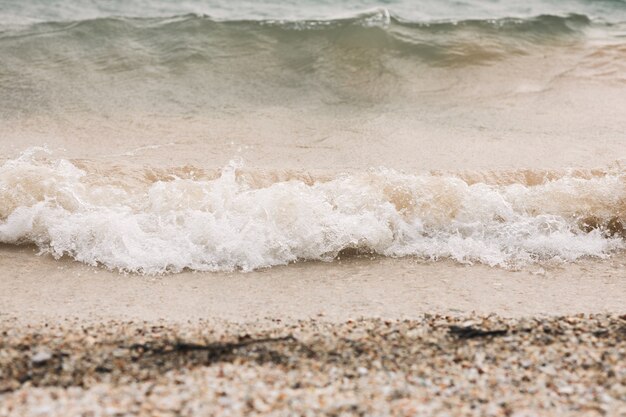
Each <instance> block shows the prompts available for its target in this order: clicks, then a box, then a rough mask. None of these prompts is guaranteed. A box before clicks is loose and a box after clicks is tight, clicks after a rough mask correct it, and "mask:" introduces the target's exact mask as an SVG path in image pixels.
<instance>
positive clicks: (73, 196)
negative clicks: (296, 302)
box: [0, 149, 626, 274]
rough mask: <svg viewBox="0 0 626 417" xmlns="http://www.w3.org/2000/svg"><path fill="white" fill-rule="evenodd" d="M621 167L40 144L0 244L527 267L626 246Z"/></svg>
mask: <svg viewBox="0 0 626 417" xmlns="http://www.w3.org/2000/svg"><path fill="white" fill-rule="evenodd" d="M625 174H626V170H624V169H623V167H620V166H619V165H618V166H616V167H613V168H611V169H606V170H596V171H584V172H582V171H571V172H567V171H563V172H548V171H546V172H539V171H538V172H535V173H531V172H528V171H523V172H519V173H517V174H516V173H503V174H502V177H501V178H499V177H498V175H497V174H496V173H489V174H486V175H484V176H481V175H479V174H477V173H473V174H445V173H423V174H419V175H417V174H405V173H400V172H397V171H394V170H390V169H384V168H378V169H372V170H369V171H366V172H361V173H353V174H332V175H328V176H325V177H321V176H320V177H314V176H310V175H308V174H306V173H287V172H273V173H272V172H261V171H259V172H255V171H246V170H245V169H243V168H242V166H241V164H240V163H238V162H232V163H231V164H229V165H228V166H227V167H225V168H224V169H222V170H221V171H219V172H217V173H215V172H209V171H203V170H202V169H197V168H192V167H185V168H180V169H172V170H165V169H162V170H154V169H142V170H135V171H132V170H130V171H129V170H126V171H125V170H123V169H117V170H116V169H114V167H109V169H108V170H106V169H101V167H100V168H95V167H94V166H92V165H90V163H89V162H88V161H70V160H65V159H52V158H50V157H47V156H45V155H44V156H42V154H41V152H40V151H38V150H36V149H31V150H29V151H27V152H25V153H24V154H22V155H21V156H20V157H19V158H16V159H11V160H7V161H6V162H4V163H3V164H2V165H1V166H0V242H1V243H5V244H35V245H37V247H39V249H40V251H41V253H47V254H51V255H52V256H54V257H55V258H60V257H63V256H68V257H71V258H73V259H75V260H77V261H80V262H84V263H86V264H89V265H101V266H104V267H106V268H109V269H115V270H119V271H128V272H138V273H146V274H158V273H167V272H179V271H182V270H184V269H191V270H198V271H231V270H244V271H250V270H254V269H257V268H264V267H270V266H274V265H284V264H288V263H291V262H296V261H303V260H321V261H332V260H333V259H335V258H336V257H337V256H338V255H340V254H341V253H344V252H346V251H351V252H356V253H367V254H376V255H382V256H390V257H404V256H411V257H415V258H418V259H421V260H424V261H434V260H439V259H452V260H455V261H457V262H461V263H474V262H479V263H484V264H487V265H491V266H500V267H504V268H520V267H524V266H525V265H529V264H535V263H546V262H547V263H551V262H557V263H559V262H571V261H576V260H578V259H581V258H584V257H598V258H605V257H608V256H610V254H611V253H613V252H616V251H619V250H623V249H624V248H625V246H626V245H625V242H624V238H625V236H626V232H625V230H624V221H626V175H625Z"/></svg>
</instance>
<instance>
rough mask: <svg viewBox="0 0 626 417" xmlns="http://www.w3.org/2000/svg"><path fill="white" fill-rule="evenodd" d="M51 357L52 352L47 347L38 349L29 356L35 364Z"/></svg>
mask: <svg viewBox="0 0 626 417" xmlns="http://www.w3.org/2000/svg"><path fill="white" fill-rule="evenodd" d="M50 359H52V352H50V351H49V350H48V349H45V348H43V349H39V350H38V351H37V352H36V353H35V354H34V355H33V356H31V358H30V360H31V361H32V362H33V363H34V364H35V365H39V364H43V363H45V362H47V361H49V360H50Z"/></svg>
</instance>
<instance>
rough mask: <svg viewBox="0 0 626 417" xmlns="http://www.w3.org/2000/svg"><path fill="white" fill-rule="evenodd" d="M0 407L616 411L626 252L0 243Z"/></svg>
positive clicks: (625, 329) (623, 402) (165, 412)
mask: <svg viewBox="0 0 626 417" xmlns="http://www.w3.org/2000/svg"><path fill="white" fill-rule="evenodd" d="M1 251H2V259H3V260H5V262H3V263H2V265H0V276H2V280H0V294H1V295H0V306H2V309H1V311H0V314H1V316H0V333H1V334H2V335H3V336H2V342H1V344H0V353H1V354H0V369H2V371H1V372H0V415H2V416H41V415H46V416H66V415H120V416H121V415H137V416H152V415H160V416H170V415H171V416H174V415H179V416H197V415H232V416H238V415H293V414H294V413H295V414H298V415H320V414H323V415H398V416H414V415H424V416H426V415H433V416H434V415H436V416H439V415H440V416H478V415H481V416H487V415H488V416H519V417H521V416H553V415H559V416H622V415H624V413H626V391H625V389H624V387H626V366H624V364H626V351H625V350H624V346H625V343H624V342H626V316H623V315H622V316H619V314H623V313H624V310H623V305H624V304H623V301H624V299H626V288H625V286H624V268H623V262H624V259H623V258H622V257H619V256H618V257H614V258H613V259H611V260H609V261H606V260H605V261H587V262H581V263H578V264H574V265H572V264H569V265H564V266H561V267H553V268H544V267H536V268H534V269H531V270H524V271H507V270H504V269H501V268H489V267H486V266H480V265H474V266H463V265H458V264H455V263H452V262H440V263H436V264H433V263H423V262H418V261H416V260H409V259H385V258H380V259H373V260H372V259H369V258H368V259H359V258H358V257H356V258H349V259H345V260H341V261H336V262H333V263H321V262H317V263H308V264H304V265H301V264H296V265H290V266H286V267H277V268H271V269H267V270H264V271H256V272H250V273H241V272H238V273H221V274H220V273H197V272H196V273H194V272H183V273H180V274H176V275H165V276H153V277H148V276H138V275H128V274H119V273H117V272H110V271H106V270H103V269H101V268H95V267H89V266H85V265H81V264H78V263H76V262H74V261H71V260H68V259H66V260H60V261H57V260H54V259H52V258H51V257H49V256H37V255H36V252H35V249H33V248H29V247H23V248H19V247H18V248H16V247H6V246H5V247H2V248H1Z"/></svg>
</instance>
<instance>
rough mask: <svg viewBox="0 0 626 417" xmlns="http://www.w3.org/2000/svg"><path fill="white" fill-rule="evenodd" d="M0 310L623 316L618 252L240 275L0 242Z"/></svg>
mask: <svg viewBox="0 0 626 417" xmlns="http://www.w3.org/2000/svg"><path fill="white" fill-rule="evenodd" d="M0 258H1V259H2V262H1V263H0V276H1V277H2V279H0V306H1V307H0V314H2V318H3V319H7V318H9V317H17V318H18V320H20V321H23V322H33V323H37V322H41V321H42V320H52V319H54V320H56V319H64V318H78V319H80V320H85V321H102V320H110V319H117V320H149V321H154V320H167V321H170V322H184V321H187V320H196V319H203V318H211V319H224V320H229V321H235V322H247V321H254V320H259V319H264V318H281V319H294V320H297V319H306V318H310V317H318V316H322V317H324V318H325V319H326V320H331V321H344V320H347V319H355V318H359V317H381V318H416V317H421V315H422V314H424V313H441V314H452V315H459V314H467V313H471V312H477V313H482V314H490V313H496V314H499V315H502V316H505V317H520V316H538V315H562V314H577V313H623V312H624V300H626V269H625V268H624V264H625V263H626V258H624V256H623V255H615V256H614V257H613V258H612V259H609V260H604V261H593V260H589V261H583V262H578V263H575V264H568V265H563V266H556V267H546V266H544V267H540V266H535V267H530V268H527V269H526V270H524V271H509V270H504V269H502V268H490V267H487V266H484V265H472V266H465V265H459V264H456V263H453V262H448V261H444V262H437V263H423V262H419V261H417V260H414V259H388V258H387V259H386V258H376V259H373V260H372V259H359V258H349V259H347V260H345V259H344V260H340V261H336V262H333V263H323V262H307V263H300V264H293V265H289V266H285V267H275V268H270V269H266V270H261V271H256V272H250V273H241V272H235V273H198V272H183V273H181V274H173V275H163V276H141V275H125V274H119V273H117V272H110V271H107V270H104V269H102V268H96V267H90V266H86V265H83V264H80V263H77V262H74V261H71V260H69V259H68V260H65V259H62V260H60V261H57V260H54V259H53V258H51V257H49V256H37V255H36V250H35V249H34V248H31V247H14V246H7V245H4V246H0Z"/></svg>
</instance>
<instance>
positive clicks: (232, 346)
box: [127, 335, 296, 359]
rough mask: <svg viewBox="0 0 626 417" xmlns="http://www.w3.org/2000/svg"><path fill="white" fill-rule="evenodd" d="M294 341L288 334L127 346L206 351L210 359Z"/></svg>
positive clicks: (147, 349)
mask: <svg viewBox="0 0 626 417" xmlns="http://www.w3.org/2000/svg"><path fill="white" fill-rule="evenodd" d="M286 341H290V342H291V341H296V338H295V337H293V336H291V335H288V336H283V337H268V338H263V339H249V340H243V341H241V342H229V343H209V344H206V345H201V344H196V343H187V342H175V343H172V344H170V345H165V346H158V345H157V346H155V345H152V344H150V343H145V344H141V343H135V344H133V345H130V346H128V347H127V349H130V350H141V351H142V354H152V355H167V354H173V353H187V352H207V354H208V356H209V358H210V359H217V358H219V357H220V356H223V355H227V354H230V353H232V352H233V351H234V350H236V349H240V348H243V347H247V346H251V345H257V344H263V343H276V342H286Z"/></svg>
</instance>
